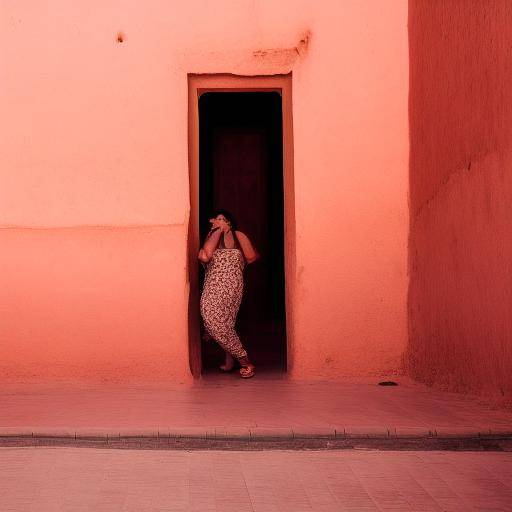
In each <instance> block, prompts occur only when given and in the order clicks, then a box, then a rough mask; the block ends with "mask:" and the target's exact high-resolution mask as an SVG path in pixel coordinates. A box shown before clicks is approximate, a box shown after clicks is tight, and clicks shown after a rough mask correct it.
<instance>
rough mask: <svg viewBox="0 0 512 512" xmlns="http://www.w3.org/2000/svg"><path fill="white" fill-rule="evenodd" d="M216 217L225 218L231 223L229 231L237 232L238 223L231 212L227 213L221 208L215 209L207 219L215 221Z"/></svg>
mask: <svg viewBox="0 0 512 512" xmlns="http://www.w3.org/2000/svg"><path fill="white" fill-rule="evenodd" d="M217 215H224V217H226V220H228V221H229V222H230V223H231V229H232V230H233V231H236V230H238V223H237V221H236V219H235V217H234V215H233V214H232V213H231V212H229V211H228V210H223V209H222V208H216V209H215V210H213V212H212V214H211V215H210V217H209V218H210V219H215V218H216V217H217Z"/></svg>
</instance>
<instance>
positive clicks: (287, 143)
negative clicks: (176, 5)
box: [186, 73, 296, 378]
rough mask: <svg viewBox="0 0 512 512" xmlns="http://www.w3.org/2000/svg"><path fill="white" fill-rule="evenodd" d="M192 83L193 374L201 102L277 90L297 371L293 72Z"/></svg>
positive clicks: (197, 344) (197, 358)
mask: <svg viewBox="0 0 512 512" xmlns="http://www.w3.org/2000/svg"><path fill="white" fill-rule="evenodd" d="M187 79H188V166H189V193H190V210H189V219H188V230H187V235H188V239H187V269H186V278H187V287H188V346H189V364H190V371H191V373H192V375H193V376H194V377H195V378H199V377H200V376H201V372H202V367H201V340H200V330H199V326H200V323H199V322H200V312H199V298H200V290H199V262H198V259H197V253H198V251H199V243H200V239H199V98H200V97H201V95H202V94H204V93H205V92H278V93H279V94H280V95H281V98H282V122H283V141H282V142H283V194H284V198H283V200H284V212H283V213H284V279H285V310H286V345H287V346H286V356H287V362H286V368H287V371H288V372H290V370H291V369H292V367H293V340H294V337H293V335H294V329H293V326H294V321H293V319H294V316H293V309H294V308H293V305H294V291H295V272H296V255H295V233H296V231H295V187H294V177H293V118H292V74H291V73H288V74H286V75H268V76H261V75H259V76H241V75H230V74H194V73H189V74H188V75H187Z"/></svg>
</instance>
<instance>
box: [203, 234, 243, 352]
mask: <svg viewBox="0 0 512 512" xmlns="http://www.w3.org/2000/svg"><path fill="white" fill-rule="evenodd" d="M233 238H234V242H235V246H234V247H233V248H227V247H226V245H225V243H224V234H222V236H221V239H220V242H219V246H218V247H217V249H215V251H214V252H213V256H212V258H211V260H210V261H209V262H208V264H207V266H206V274H205V280H204V286H203V291H202V293H201V301H200V309H201V316H202V318H203V322H204V327H205V329H206V330H207V332H208V334H209V335H210V336H211V337H212V338H213V339H214V340H215V341H216V342H217V343H218V344H219V345H220V346H221V347H222V348H223V349H224V350H225V351H226V352H229V353H230V354H231V355H232V356H233V357H235V358H237V359H240V358H242V357H247V352H246V350H245V349H244V347H243V345H242V343H241V341H240V338H239V337H238V334H237V332H236V330H235V322H236V317H237V314H238V310H239V309H240V304H241V302H242V296H243V290H244V279H243V271H244V268H245V265H246V262H245V257H244V254H243V251H242V247H241V246H240V242H239V241H238V238H237V236H236V233H235V232H234V231H233Z"/></svg>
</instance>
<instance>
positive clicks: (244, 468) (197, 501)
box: [0, 448, 512, 512]
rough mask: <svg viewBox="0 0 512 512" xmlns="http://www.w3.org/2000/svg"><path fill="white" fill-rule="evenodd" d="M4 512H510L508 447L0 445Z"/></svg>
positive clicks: (511, 465) (510, 455) (511, 479)
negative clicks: (191, 448)
mask: <svg viewBox="0 0 512 512" xmlns="http://www.w3.org/2000/svg"><path fill="white" fill-rule="evenodd" d="M0 459H1V461H2V462H1V464H0V510H1V511H2V512H10V511H15V512H25V511H27V512H28V511H31V512H34V511H37V512H47V511H48V512H78V511H84V512H85V511H87V512H89V511H95V512H109V511H115V512H131V511H133V512H146V511H155V512H156V511H159V512H163V511H166V512H171V511H200V512H208V511H221V512H231V511H236V512H239V511H242V512H244V511H256V512H258V511H261V512H277V511H279V512H287V511H290V512H302V511H309V512H311V511H318V512H320V511H321V512H334V511H336V512H339V511H354V512H371V511H401V512H406V511H432V512H434V511H439V512H440V511H446V512H456V511H460V512H471V511H474V510H479V511H512V453H474V452H473V453H471V452H464V453H453V452H378V451H353V450H349V451H336V452H288V451H277V452H276V451H270V452H219V451H208V452H186V451H181V452H169V451H153V450H149V451H144V450H98V449H88V448H0Z"/></svg>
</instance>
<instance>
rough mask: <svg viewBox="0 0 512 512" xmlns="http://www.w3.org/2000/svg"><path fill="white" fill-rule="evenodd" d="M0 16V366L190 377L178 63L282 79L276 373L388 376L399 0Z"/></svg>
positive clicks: (399, 284)
mask: <svg viewBox="0 0 512 512" xmlns="http://www.w3.org/2000/svg"><path fill="white" fill-rule="evenodd" d="M1 9H2V12H1V16H0V23H1V26H0V48H2V50H1V51H2V58H1V59H0V62H1V64H0V66H1V80H0V110H1V111H2V119H3V122H2V124H1V127H0V155H1V186H0V205H1V206H0V225H1V229H0V243H1V246H2V251H1V252H0V265H1V267H0V268H1V272H0V279H1V282H0V311H1V315H0V375H1V376H3V377H5V376H11V377H17V376H24V377H32V376H34V377H51V378H58V377H59V378H60V377H62V378H70V377H83V378H91V379H117V380H130V379H134V378H137V379H162V378H166V379H172V380H177V381H178V380H188V379H190V372H189V367H188V353H187V351H188V341H187V318H186V315H187V289H186V275H185V266H186V251H187V240H186V237H187V228H188V218H189V191H188V186H189V185H188V183H189V181H188V155H187V151H188V146H187V145H188V140H187V73H236V74H245V75H256V74H275V73H288V72H290V71H291V72H292V73H293V117H294V147H295V158H294V163H295V205H296V222H297V237H296V245H297V254H296V257H297V275H296V276H291V278H292V279H296V282H295V287H294V288H295V290H296V297H295V298H294V301H295V302H296V303H295V304H294V311H295V320H294V321H295V324H294V326H293V327H294V332H295V346H294V347H293V350H292V352H291V353H290V357H291V358H292V359H293V366H292V368H293V371H292V372H291V374H292V376H294V377H297V378H300V377H311V378H316V377H318V378H322V377H327V378H336V377H338V376H343V375H368V374H384V373H390V372H394V371H397V370H398V368H399V366H400V360H401V355H402V353H403V351H404V349H405V346H406V336H407V310H406V294H407V275H406V270H407V231H408V215H407V179H408V177H407V165H408V123H407V88H408V84H407V77H408V54H407V2H406V0H388V1H381V0H363V1H362V0H351V1H344V2H338V1H334V0H332V1H324V2H317V1H306V0H303V1H299V2H297V1H292V0H283V1H280V2H275V1H273V0H265V1H263V0H259V1H256V2H254V1H252V0H251V1H249V0H247V1H239V0H236V1H234V0H221V1H215V2H214V1H198V0H194V1H188V2H164V1H163V0H153V1H149V2H145V3H141V2H138V1H135V0H130V1H124V0H123V1H120V0H119V1H115V0H103V1H99V0H94V1H88V2H85V1H83V2H78V1H75V2H68V1H65V0H51V1H49V2H45V3H44V4H40V3H38V2H19V1H14V0H6V1H3V2H2V6H1ZM118 32H122V34H123V37H124V40H123V42H118V41H117V36H118ZM308 33H309V34H310V38H309V40H308V44H307V47H306V46H305V45H303V44H302V45H301V43H300V41H301V39H302V38H303V37H304V35H305V34H308ZM296 47H297V49H296Z"/></svg>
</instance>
